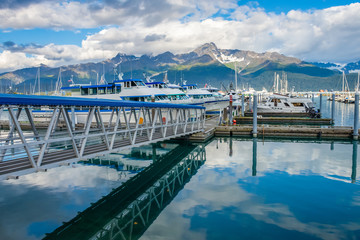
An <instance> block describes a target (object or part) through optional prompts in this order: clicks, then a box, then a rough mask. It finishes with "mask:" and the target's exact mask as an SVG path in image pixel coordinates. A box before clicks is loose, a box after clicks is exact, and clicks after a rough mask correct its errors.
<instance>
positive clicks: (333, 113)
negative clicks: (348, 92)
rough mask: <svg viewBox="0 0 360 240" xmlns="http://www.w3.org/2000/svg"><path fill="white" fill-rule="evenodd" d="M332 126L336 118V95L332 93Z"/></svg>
mask: <svg viewBox="0 0 360 240" xmlns="http://www.w3.org/2000/svg"><path fill="white" fill-rule="evenodd" d="M331 98H332V99H331V124H334V123H335V121H334V117H335V93H332V97H331Z"/></svg>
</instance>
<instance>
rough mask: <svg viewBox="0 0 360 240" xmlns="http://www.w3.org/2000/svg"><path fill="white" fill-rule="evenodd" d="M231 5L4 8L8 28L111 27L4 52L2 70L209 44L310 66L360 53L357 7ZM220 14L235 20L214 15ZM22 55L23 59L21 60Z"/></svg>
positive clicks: (2, 20)
mask: <svg viewBox="0 0 360 240" xmlns="http://www.w3.org/2000/svg"><path fill="white" fill-rule="evenodd" d="M140 3H141V4H140ZM136 4H137V5H136ZM139 4H140V5H141V6H142V7H138V6H139ZM166 7H167V8H168V9H169V10H167V9H166ZM234 7H235V2H234V1H225V2H220V3H218V1H206V2H205V1H193V0H188V1H185V0H183V1H173V0H169V1H168V2H163V3H162V4H158V5H157V4H150V5H149V4H148V3H147V2H144V1H141V0H138V1H131V2H126V1H125V2H123V3H121V4H120V3H117V5H116V6H110V5H99V6H97V5H96V6H95V5H91V4H89V3H80V2H65V3H52V4H50V3H46V2H44V3H38V4H34V5H30V6H28V7H27V8H19V9H0V28H3V29H9V28H10V29H11V28H14V29H16V28H20V29H24V28H34V27H38V28H53V29H81V28H93V27H99V26H107V27H106V29H103V30H101V31H99V32H98V33H95V34H92V35H89V36H87V38H86V39H84V40H83V41H82V44H81V46H74V45H61V46H56V45H54V44H49V45H46V46H44V47H43V48H36V49H31V48H27V49H24V50H23V53H26V54H27V56H24V55H21V54H20V53H19V52H16V53H15V52H14V53H10V52H7V53H6V54H5V51H4V52H3V53H2V54H1V55H0V71H4V70H6V69H15V68H16V67H19V66H21V67H22V66H34V64H37V65H38V61H40V60H41V59H43V62H42V63H44V64H48V65H50V66H55V65H57V66H58V65H63V64H69V63H76V62H84V61H93V60H95V59H96V60H98V59H101V58H103V57H105V58H109V57H113V56H115V55H116V54H117V53H118V52H123V53H127V54H136V55H141V54H159V53H162V52H165V51H171V52H174V53H185V52H188V51H191V50H193V49H194V48H196V47H198V46H199V45H201V44H204V43H206V42H214V43H215V44H216V45H217V46H218V47H220V48H227V49H243V50H252V51H257V52H264V51H278V52H280V53H282V54H285V55H289V56H294V57H298V58H300V59H302V60H307V61H326V62H327V61H332V62H350V61H355V60H358V58H359V56H360V45H359V44H358V41H357V40H358V39H360V15H359V14H357V13H358V12H359V11H360V3H353V4H350V5H345V6H338V7H331V8H328V9H323V10H315V11H300V10H296V11H295V10H292V11H290V12H288V13H287V14H284V13H281V14H275V13H267V12H265V10H264V9H262V8H258V7H256V6H255V7H251V6H240V7H237V8H236V9H234V11H230V10H231V9H233V8H234ZM217 13H222V14H223V13H228V14H231V15H230V17H229V18H226V19H224V18H222V17H216V18H214V17H213V16H216V14H217ZM149 36H150V37H149ZM151 36H153V37H151ZM154 36H156V37H154ZM149 39H151V40H152V41H149ZM29 54H30V55H29ZM20 56H24V57H23V59H22V60H21V59H20V58H21V57H20ZM34 59H36V61H33V60H34Z"/></svg>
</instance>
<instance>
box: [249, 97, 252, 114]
mask: <svg viewBox="0 0 360 240" xmlns="http://www.w3.org/2000/svg"><path fill="white" fill-rule="evenodd" d="M251 110H252V106H251V94H249V111H250V112H251Z"/></svg>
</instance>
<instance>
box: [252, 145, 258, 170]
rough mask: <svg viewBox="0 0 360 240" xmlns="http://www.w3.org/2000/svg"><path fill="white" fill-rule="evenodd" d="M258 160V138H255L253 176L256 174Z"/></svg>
mask: <svg viewBox="0 0 360 240" xmlns="http://www.w3.org/2000/svg"><path fill="white" fill-rule="evenodd" d="M256 162H257V138H253V165H252V176H253V177H255V176H256Z"/></svg>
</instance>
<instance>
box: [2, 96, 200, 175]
mask: <svg viewBox="0 0 360 240" xmlns="http://www.w3.org/2000/svg"><path fill="white" fill-rule="evenodd" d="M44 107H45V109H46V110H44ZM39 108H40V112H41V111H42V110H41V109H43V110H44V111H42V112H41V114H43V115H46V117H45V118H44V116H42V115H41V114H40V117H41V119H40V121H41V122H40V123H39V122H36V121H35V119H34V114H39V111H34V112H33V111H32V110H33V109H39ZM84 109H86V111H84ZM4 113H6V114H8V115H9V116H8V119H9V120H8V122H7V123H6V124H7V125H8V126H9V130H8V132H7V134H6V136H4V135H3V136H0V179H2V178H3V177H4V176H5V178H8V177H9V176H10V177H13V175H14V174H15V172H17V173H16V174H18V172H19V171H20V172H22V171H27V172H28V171H29V169H31V170H32V171H40V170H43V169H44V167H43V165H46V168H49V167H52V166H54V165H55V166H57V165H59V163H64V162H76V161H79V160H83V159H86V158H89V157H95V156H99V155H104V154H106V153H110V152H114V151H118V150H120V149H124V148H129V147H133V146H139V145H143V144H148V143H153V142H157V141H163V140H166V139H170V138H175V137H180V136H184V135H188V134H193V133H196V132H200V131H203V130H204V127H205V108H204V107H201V106H192V105H182V104H167V103H146V102H133V101H122V100H119V101H117V100H104V99H82V98H70V97H69V98H68V97H53V96H26V95H6V94H0V116H1V115H2V114H4ZM80 118H82V120H81V121H82V122H81V124H76V122H79V119H80ZM24 119H25V121H26V122H27V123H28V125H29V127H28V128H30V130H26V131H25V130H24V129H23V128H24V126H25V125H24ZM6 124H5V125H6ZM39 124H41V125H42V127H46V131H45V132H44V131H39V129H38V128H39V127H38V126H39ZM64 130H65V131H64ZM25 173H26V172H25Z"/></svg>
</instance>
